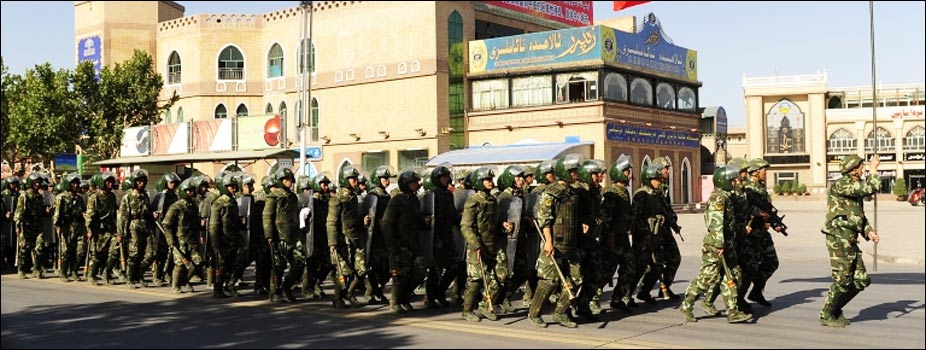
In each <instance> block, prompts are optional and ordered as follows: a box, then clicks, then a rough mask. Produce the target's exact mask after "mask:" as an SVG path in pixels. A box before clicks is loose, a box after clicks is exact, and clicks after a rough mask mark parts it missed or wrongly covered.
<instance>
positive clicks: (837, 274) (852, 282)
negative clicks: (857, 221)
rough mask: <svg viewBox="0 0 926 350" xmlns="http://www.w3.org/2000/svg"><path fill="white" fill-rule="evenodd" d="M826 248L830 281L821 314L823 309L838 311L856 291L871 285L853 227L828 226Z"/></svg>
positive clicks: (826, 311)
mask: <svg viewBox="0 0 926 350" xmlns="http://www.w3.org/2000/svg"><path fill="white" fill-rule="evenodd" d="M826 250H827V251H829V256H830V270H831V274H832V277H833V284H832V285H831V286H830V289H829V292H827V293H826V301H825V302H824V304H823V312H821V317H822V316H824V315H823V313H829V314H832V315H838V314H839V313H841V312H842V307H843V306H845V305H846V304H848V303H849V301H851V300H852V298H854V297H855V295H857V294H858V293H859V292H861V291H863V290H865V288H867V287H868V286H869V285H871V277H869V276H868V271H867V270H866V269H865V262H864V261H863V260H862V251H861V250H860V249H859V247H858V234H856V233H855V231H853V230H850V229H845V228H831V229H830V233H829V234H826Z"/></svg>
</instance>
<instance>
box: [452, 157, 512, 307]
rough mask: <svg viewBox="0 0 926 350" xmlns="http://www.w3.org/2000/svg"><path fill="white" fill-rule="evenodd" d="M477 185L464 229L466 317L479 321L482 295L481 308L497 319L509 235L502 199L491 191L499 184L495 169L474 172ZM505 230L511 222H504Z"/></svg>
mask: <svg viewBox="0 0 926 350" xmlns="http://www.w3.org/2000/svg"><path fill="white" fill-rule="evenodd" d="M472 176H473V178H472V179H473V189H475V190H476V193H475V194H473V195H472V196H470V197H469V198H468V199H467V200H466V205H465V206H464V209H463V217H462V219H461V221H460V230H461V231H462V233H463V238H465V239H466V291H465V292H464V294H463V319H465V320H467V321H473V322H479V316H477V315H476V314H475V313H473V308H474V307H475V306H476V302H477V300H478V299H479V296H480V291H482V295H485V296H487V298H482V299H483V302H482V303H480V306H479V312H480V313H482V315H483V316H485V317H486V318H488V319H490V320H492V321H495V320H497V319H498V316H496V315H495V313H494V311H493V310H494V309H495V305H496V304H497V303H498V302H499V299H498V296H499V281H504V280H506V279H507V275H508V271H507V270H508V266H507V258H506V257H505V249H504V248H505V244H504V240H505V235H504V234H503V233H502V232H501V230H499V227H498V222H497V220H498V202H497V201H496V200H495V197H494V196H492V195H491V191H492V189H493V188H495V184H494V183H493V182H492V180H493V178H494V177H495V173H494V172H493V171H492V169H490V168H488V167H481V168H479V169H476V171H475V172H473V175H472ZM504 225H505V231H508V230H510V229H511V224H510V223H508V222H507V221H506V222H504Z"/></svg>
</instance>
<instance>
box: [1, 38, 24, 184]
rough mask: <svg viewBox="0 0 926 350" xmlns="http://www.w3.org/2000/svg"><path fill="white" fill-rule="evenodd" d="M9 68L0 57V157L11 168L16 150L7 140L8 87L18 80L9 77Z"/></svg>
mask: <svg viewBox="0 0 926 350" xmlns="http://www.w3.org/2000/svg"><path fill="white" fill-rule="evenodd" d="M9 73H10V72H9V67H7V66H6V63H4V62H3V57H2V56H0V126H2V127H0V157H2V158H3V159H5V160H9V161H10V166H11V167H12V166H13V164H12V163H14V158H15V153H16V149H15V148H14V147H13V145H12V144H11V143H9V142H7V140H8V139H9V137H10V128H9V125H10V100H9V98H8V95H9V90H10V86H11V85H12V84H13V82H14V80H17V79H19V76H18V75H12V76H11V75H10V74H9Z"/></svg>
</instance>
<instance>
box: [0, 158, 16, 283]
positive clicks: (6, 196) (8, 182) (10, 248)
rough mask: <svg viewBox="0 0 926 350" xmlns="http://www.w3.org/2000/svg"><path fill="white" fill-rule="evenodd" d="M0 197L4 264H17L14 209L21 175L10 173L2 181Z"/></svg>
mask: <svg viewBox="0 0 926 350" xmlns="http://www.w3.org/2000/svg"><path fill="white" fill-rule="evenodd" d="M0 197H2V199H3V200H0V222H2V223H3V225H2V226H0V227H2V228H3V232H0V234H2V237H0V240H2V242H3V243H2V246H3V254H2V258H3V263H4V264H7V265H9V266H13V265H15V264H16V262H15V261H14V259H15V258H16V252H15V250H16V249H18V247H17V246H16V242H17V238H16V237H14V236H15V234H16V225H14V224H13V214H14V210H13V209H14V207H15V205H16V201H17V199H19V177H17V176H15V175H10V176H8V177H7V178H5V179H3V181H2V182H0Z"/></svg>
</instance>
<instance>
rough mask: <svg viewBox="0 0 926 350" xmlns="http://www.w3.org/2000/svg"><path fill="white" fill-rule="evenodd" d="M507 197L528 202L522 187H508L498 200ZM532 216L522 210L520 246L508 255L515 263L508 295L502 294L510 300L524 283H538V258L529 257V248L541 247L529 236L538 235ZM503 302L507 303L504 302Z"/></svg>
mask: <svg viewBox="0 0 926 350" xmlns="http://www.w3.org/2000/svg"><path fill="white" fill-rule="evenodd" d="M506 198H520V199H521V201H522V204H523V203H525V202H526V198H525V196H524V191H522V190H521V189H520V188H515V187H508V188H506V189H505V190H504V191H502V192H501V193H499V194H498V202H501V201H502V200H504V199H506ZM532 216H533V213H525V212H524V210H522V211H521V222H520V223H518V225H520V230H519V231H518V246H517V248H516V249H515V253H514V254H515V256H513V257H512V256H509V257H507V258H508V259H514V263H513V264H512V266H511V269H512V270H511V271H509V276H510V277H511V278H509V280H508V281H509V282H508V283H507V286H506V287H505V289H506V291H507V293H506V294H507V295H502V297H503V298H505V300H508V298H510V297H511V295H512V294H514V292H515V291H516V290H517V289H518V288H519V287H521V285H523V284H524V283H527V282H529V283H528V288H533V287H532V286H531V285H533V286H536V285H537V281H536V279H537V271H536V270H534V266H535V265H536V264H537V260H534V261H530V260H529V259H530V258H529V257H530V256H531V254H529V253H528V251H529V250H537V249H539V247H538V246H537V244H536V243H537V240H536V239H534V240H531V239H529V238H528V237H529V236H530V235H533V236H534V237H536V235H537V229H536V228H534V224H533V223H532V222H531V218H530V217H532ZM531 238H533V237H531ZM532 242H533V243H534V244H533V245H531V243H532ZM503 304H506V303H505V302H503ZM509 311H511V310H509Z"/></svg>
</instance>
